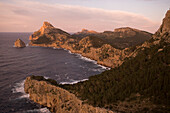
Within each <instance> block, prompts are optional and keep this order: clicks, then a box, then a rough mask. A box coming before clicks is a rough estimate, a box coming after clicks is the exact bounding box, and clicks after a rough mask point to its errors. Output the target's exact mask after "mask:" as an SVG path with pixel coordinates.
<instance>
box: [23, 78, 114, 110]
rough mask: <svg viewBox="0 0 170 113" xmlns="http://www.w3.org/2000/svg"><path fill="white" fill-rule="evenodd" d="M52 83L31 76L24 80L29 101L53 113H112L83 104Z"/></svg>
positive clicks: (51, 81)
mask: <svg viewBox="0 0 170 113" xmlns="http://www.w3.org/2000/svg"><path fill="white" fill-rule="evenodd" d="M54 83H55V82H54V81H53V80H50V79H49V80H47V79H45V78H43V77H42V76H31V77H27V78H26V80H25V84H24V90H25V92H26V93H28V94H29V95H30V96H29V98H30V99H31V100H33V101H34V102H36V103H39V104H40V105H43V106H47V107H48V108H49V110H50V111H51V112H53V113H113V112H112V111H110V110H106V109H103V108H99V107H93V106H91V105H88V104H85V103H84V102H83V101H81V100H80V99H78V98H77V97H76V96H75V95H74V94H72V93H70V92H68V91H67V90H65V89H62V88H60V87H58V86H57V83H56V84H54Z"/></svg>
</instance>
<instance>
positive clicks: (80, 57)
mask: <svg viewBox="0 0 170 113" xmlns="http://www.w3.org/2000/svg"><path fill="white" fill-rule="evenodd" d="M63 50H65V51H68V53H70V54H75V55H77V56H78V57H79V59H82V60H85V61H88V62H92V63H94V64H96V65H98V66H99V67H101V68H102V69H105V70H110V69H111V68H109V67H106V66H102V65H100V64H97V61H95V60H92V59H90V58H87V57H84V56H82V55H81V54H78V53H72V52H71V51H70V50H67V49H64V48H63Z"/></svg>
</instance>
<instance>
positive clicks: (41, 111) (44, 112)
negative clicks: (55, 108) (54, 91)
mask: <svg viewBox="0 0 170 113" xmlns="http://www.w3.org/2000/svg"><path fill="white" fill-rule="evenodd" d="M23 113H51V112H50V111H49V110H48V109H47V108H46V107H45V108H40V109H33V110H27V111H24V112H23Z"/></svg>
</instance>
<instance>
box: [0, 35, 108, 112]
mask: <svg viewBox="0 0 170 113" xmlns="http://www.w3.org/2000/svg"><path fill="white" fill-rule="evenodd" d="M31 34H32V33H0V113H50V112H49V111H48V109H47V108H46V107H43V106H41V105H39V104H36V103H34V102H33V101H31V100H29V95H28V94H26V93H25V92H24V80H25V79H26V77H28V76H30V75H38V76H44V77H45V78H51V79H54V80H56V81H57V82H58V83H60V84H74V83H77V82H80V81H85V80H88V78H89V76H93V75H96V74H99V73H101V72H103V71H105V70H108V69H109V68H107V67H104V66H101V65H98V64H97V62H96V61H94V60H90V59H88V58H86V57H83V56H81V55H79V54H74V53H71V52H70V51H68V50H64V49H56V48H47V47H31V46H29V45H28V43H29V40H28V39H29V36H30V35H31ZM18 38H20V39H21V40H23V41H24V42H25V43H26V45H27V46H26V47H25V48H16V47H14V42H15V40H16V39H18Z"/></svg>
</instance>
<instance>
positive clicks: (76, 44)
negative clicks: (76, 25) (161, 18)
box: [29, 22, 139, 68]
mask: <svg viewBox="0 0 170 113" xmlns="http://www.w3.org/2000/svg"><path fill="white" fill-rule="evenodd" d="M138 32H139V31H138ZM78 34H79V35H81V36H84V34H85V35H87V34H88V35H89V34H95V35H94V36H93V35H89V36H88V35H87V36H86V37H83V38H81V37H80V38H79V37H78V38H75V35H70V34H68V33H66V32H64V31H62V30H60V29H57V28H55V27H54V26H52V25H51V24H50V23H48V22H44V24H43V26H42V27H41V28H40V30H38V31H36V32H34V33H33V34H32V35H31V36H30V38H29V39H30V43H29V45H31V46H43V47H55V48H64V49H67V50H70V51H71V52H73V53H79V54H82V55H83V56H85V57H88V58H91V59H93V60H96V61H97V62H98V63H99V64H102V65H105V66H108V67H112V68H114V67H117V66H118V65H121V64H122V63H123V62H124V59H125V58H126V57H130V56H131V55H132V53H131V52H132V51H131V50H130V49H127V48H125V49H123V50H120V49H116V48H114V47H113V46H112V45H111V44H110V43H108V41H111V40H112V39H111V38H109V39H106V38H101V37H102V36H107V37H111V36H112V35H115V36H114V37H119V38H120V36H122V37H124V38H125V35H127V37H128V36H132V35H134V36H136V34H138V33H137V30H136V31H135V30H133V29H131V28H122V29H117V30H115V32H114V33H111V34H110V33H102V34H100V33H97V32H95V31H88V30H82V32H81V33H78ZM82 34H83V35H82ZM79 35H78V36H79ZM122 37H121V38H122ZM108 48H109V49H108ZM108 50H109V51H108Z"/></svg>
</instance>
